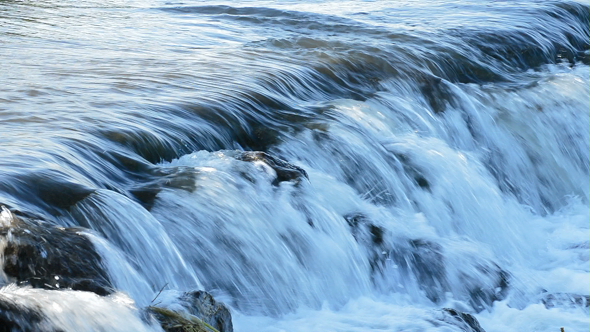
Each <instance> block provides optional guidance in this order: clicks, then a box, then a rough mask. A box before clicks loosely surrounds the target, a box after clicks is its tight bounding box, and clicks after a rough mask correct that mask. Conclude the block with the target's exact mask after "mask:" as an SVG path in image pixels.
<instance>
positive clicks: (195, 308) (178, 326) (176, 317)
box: [147, 291, 233, 332]
mask: <svg viewBox="0 0 590 332" xmlns="http://www.w3.org/2000/svg"><path fill="white" fill-rule="evenodd" d="M179 300H180V301H179V302H180V304H181V305H182V307H183V309H184V310H183V311H174V310H170V309H167V308H161V307H157V306H150V307H148V308H147V312H148V313H149V314H151V315H153V316H154V317H155V318H156V320H158V322H160V324H161V325H162V328H163V329H164V331H166V332H186V331H190V332H211V331H218V332H233V325H232V321H231V314H230V312H229V309H228V308H227V307H226V306H225V305H224V304H223V303H220V302H217V301H216V300H215V299H214V298H213V296H211V294H209V293H207V292H204V291H193V292H187V293H184V294H183V295H182V296H181V297H180V298H179Z"/></svg>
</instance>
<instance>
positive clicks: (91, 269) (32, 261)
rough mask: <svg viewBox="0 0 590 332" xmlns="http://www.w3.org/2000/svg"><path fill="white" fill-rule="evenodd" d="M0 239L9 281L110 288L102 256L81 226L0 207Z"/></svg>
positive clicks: (100, 289) (108, 290) (100, 292)
mask: <svg viewBox="0 0 590 332" xmlns="http://www.w3.org/2000/svg"><path fill="white" fill-rule="evenodd" d="M2 209H3V210H2V214H1V216H0V240H1V241H5V243H6V244H5V246H4V248H3V256H4V266H3V267H2V268H3V270H4V273H5V274H6V276H7V277H8V278H9V281H11V282H16V283H17V284H18V285H28V286H32V287H35V288H44V289H60V288H71V289H73V290H82V291H89V292H94V293H96V294H98V295H103V296H104V295H108V294H110V293H112V292H113V286H112V283H111V281H110V279H109V276H108V274H107V272H106V270H105V268H104V267H103V264H102V259H101V257H100V255H99V254H98V253H97V252H96V250H95V248H94V246H93V244H92V243H91V242H90V240H89V239H88V238H87V237H86V236H84V235H83V234H81V233H80V229H75V228H62V227H55V226H52V225H50V224H49V223H47V222H43V221H40V220H35V219H25V218H19V217H17V216H15V215H14V214H12V213H11V212H10V211H8V210H7V209H6V208H4V207H3V208H2Z"/></svg>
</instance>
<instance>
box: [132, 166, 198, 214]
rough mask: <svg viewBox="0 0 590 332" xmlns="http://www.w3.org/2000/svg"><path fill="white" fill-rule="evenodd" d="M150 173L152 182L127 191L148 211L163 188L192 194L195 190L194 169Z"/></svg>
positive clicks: (175, 168) (179, 168)
mask: <svg viewBox="0 0 590 332" xmlns="http://www.w3.org/2000/svg"><path fill="white" fill-rule="evenodd" d="M152 173H153V174H151V176H150V177H151V178H152V179H153V180H151V181H147V182H146V183H144V184H142V185H141V186H138V187H135V188H132V189H131V190H129V192H130V193H131V194H132V195H133V197H135V198H136V199H137V200H138V201H139V202H140V203H141V205H143V207H144V208H146V209H147V210H148V211H149V210H151V208H152V207H153V205H154V201H155V200H156V196H157V195H158V193H159V192H160V191H162V189H164V188H172V189H181V190H185V191H188V192H193V191H195V189H196V188H197V186H196V179H197V174H198V172H197V171H196V170H195V169H194V167H168V168H159V169H157V170H154V171H152Z"/></svg>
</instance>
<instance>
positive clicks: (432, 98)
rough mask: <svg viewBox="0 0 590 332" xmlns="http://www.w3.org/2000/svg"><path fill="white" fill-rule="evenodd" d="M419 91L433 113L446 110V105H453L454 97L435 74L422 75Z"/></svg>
mask: <svg viewBox="0 0 590 332" xmlns="http://www.w3.org/2000/svg"><path fill="white" fill-rule="evenodd" d="M420 91H421V92H422V95H423V96H424V99H426V101H427V102H428V104H429V105H430V108H431V109H432V111H433V112H434V113H442V112H444V111H446V109H447V105H454V103H455V101H454V97H453V94H452V92H451V90H450V89H449V88H448V87H447V86H446V84H445V82H444V81H443V80H442V79H441V78H440V77H436V76H426V75H424V76H423V77H422V80H421V82H420Z"/></svg>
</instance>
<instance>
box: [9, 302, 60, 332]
mask: <svg viewBox="0 0 590 332" xmlns="http://www.w3.org/2000/svg"><path fill="white" fill-rule="evenodd" d="M44 320H45V317H44V316H43V314H42V313H41V311H40V310H35V309H33V308H27V307H23V306H20V305H18V304H17V303H15V302H14V301H12V300H11V299H9V298H7V297H6V296H4V295H2V294H1V293H0V332H44V331H50V330H47V329H45V328H44V325H45V324H42V323H43V322H44Z"/></svg>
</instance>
